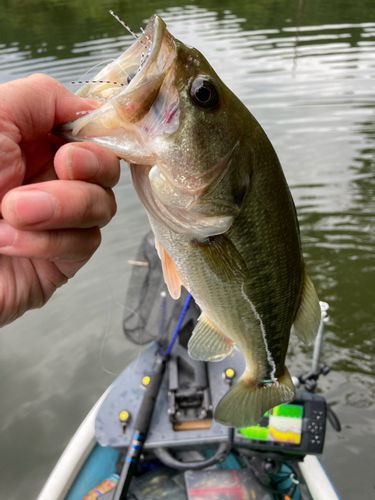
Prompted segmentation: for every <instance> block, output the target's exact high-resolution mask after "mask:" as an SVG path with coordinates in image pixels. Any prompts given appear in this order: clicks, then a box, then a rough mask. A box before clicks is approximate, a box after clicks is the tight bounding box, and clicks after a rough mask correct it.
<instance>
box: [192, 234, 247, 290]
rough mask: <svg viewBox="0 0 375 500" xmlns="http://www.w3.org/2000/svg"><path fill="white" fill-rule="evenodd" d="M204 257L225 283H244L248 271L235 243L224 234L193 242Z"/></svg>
mask: <svg viewBox="0 0 375 500" xmlns="http://www.w3.org/2000/svg"><path fill="white" fill-rule="evenodd" d="M191 244H192V245H194V246H195V247H196V248H197V249H199V251H200V252H201V255H202V256H203V258H204V260H205V261H206V262H207V264H208V266H209V268H210V269H211V270H212V272H213V273H215V274H216V276H217V277H218V278H219V279H220V280H221V281H225V282H233V281H234V282H237V283H243V282H244V281H245V280H246V278H247V275H248V270H247V267H246V264H245V261H244V260H243V258H242V256H241V255H240V254H239V252H238V251H237V249H236V247H235V246H234V245H233V243H232V242H231V241H230V240H229V239H228V238H227V237H226V236H225V235H223V234H219V235H216V236H211V237H210V238H207V239H206V240H204V241H197V240H193V241H192V242H191Z"/></svg>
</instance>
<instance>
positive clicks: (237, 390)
mask: <svg viewBox="0 0 375 500" xmlns="http://www.w3.org/2000/svg"><path fill="white" fill-rule="evenodd" d="M294 397H295V388H294V384H293V382H292V379H291V378H290V375H289V372H288V369H287V368H286V367H285V371H284V374H283V375H282V376H281V377H279V378H278V379H277V381H275V382H266V383H259V382H256V381H254V380H251V379H250V377H249V376H248V375H247V372H246V371H245V373H244V374H243V375H242V377H241V378H240V379H239V380H238V382H237V383H236V384H235V385H234V386H233V387H232V388H231V389H230V390H229V392H227V394H226V395H225V396H224V397H223V398H222V399H221V401H220V402H219V404H218V405H217V407H216V410H215V420H217V421H218V422H220V423H221V424H224V425H228V426H231V427H236V428H240V427H249V426H251V425H255V424H256V423H257V422H259V420H260V419H261V418H262V417H263V415H264V414H265V412H266V411H268V410H270V409H271V408H273V407H275V406H277V405H279V404H281V403H288V402H289V401H292V400H293V399H294Z"/></svg>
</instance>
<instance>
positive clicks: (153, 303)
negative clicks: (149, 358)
mask: <svg viewBox="0 0 375 500" xmlns="http://www.w3.org/2000/svg"><path fill="white" fill-rule="evenodd" d="M129 263H130V264H132V265H133V269H132V273H131V278H130V285H129V288H128V292H127V296H126V300H125V314H124V319H123V329H124V333H125V335H126V336H127V338H128V339H129V340H131V341H132V342H134V343H135V344H141V345H142V344H147V343H149V342H151V341H153V340H155V341H157V342H158V343H159V344H160V345H161V346H162V347H164V348H167V346H168V344H169V342H170V339H171V338H172V336H173V333H174V331H175V329H176V326H177V324H178V321H179V319H180V317H181V312H182V310H183V308H184V304H185V302H186V299H187V296H188V292H187V291H186V290H185V289H184V288H182V290H181V297H180V298H179V299H178V300H174V299H172V297H171V296H170V295H169V293H168V289H167V286H166V284H165V283H164V278H163V271H162V267H161V262H160V259H159V256H158V254H157V251H156V249H155V237H154V234H153V233H152V232H150V233H148V234H147V235H146V236H145V237H144V239H143V241H142V243H141V245H140V247H139V249H138V253H137V255H136V258H135V260H134V261H129ZM199 314H200V310H199V308H198V306H197V305H196V304H195V302H194V300H193V298H191V299H190V301H189V305H188V307H187V310H186V313H185V315H184V317H183V320H182V323H181V326H180V329H179V331H180V333H179V342H180V344H182V345H184V344H185V346H186V344H187V341H188V339H189V337H190V335H191V332H192V330H193V328H194V326H195V324H196V321H197V318H198V316H199Z"/></svg>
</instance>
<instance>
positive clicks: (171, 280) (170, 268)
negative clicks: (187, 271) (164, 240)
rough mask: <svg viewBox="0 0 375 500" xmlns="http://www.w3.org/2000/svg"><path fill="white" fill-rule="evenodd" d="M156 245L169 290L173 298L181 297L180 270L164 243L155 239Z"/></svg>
mask: <svg viewBox="0 0 375 500" xmlns="http://www.w3.org/2000/svg"><path fill="white" fill-rule="evenodd" d="M155 247H156V250H157V251H158V254H159V257H160V260H161V267H162V269H163V276H164V281H165V283H166V285H167V287H168V291H169V293H170V296H171V297H172V299H175V300H176V299H179V298H180V295H181V285H182V283H181V280H180V277H179V275H178V272H177V270H176V268H175V265H174V264H173V261H172V259H171V258H170V256H169V255H168V253H167V251H166V250H165V248H164V247H163V245H162V244H161V243H160V241H158V240H157V239H155Z"/></svg>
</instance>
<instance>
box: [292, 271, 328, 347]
mask: <svg viewBox="0 0 375 500" xmlns="http://www.w3.org/2000/svg"><path fill="white" fill-rule="evenodd" d="M321 314H322V313H321V310H320V304H319V299H318V295H317V293H316V291H315V287H314V285H313V282H312V281H311V279H310V276H309V275H308V274H307V271H306V269H305V276H304V282H303V290H302V297H301V302H300V305H299V308H298V311H297V314H296V317H295V319H294V323H293V326H292V333H295V334H296V335H297V336H298V337H299V338H300V339H301V340H302V342H304V343H305V344H307V345H309V344H311V343H312V342H314V339H315V337H316V334H317V333H318V330H319V325H320V320H321Z"/></svg>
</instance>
